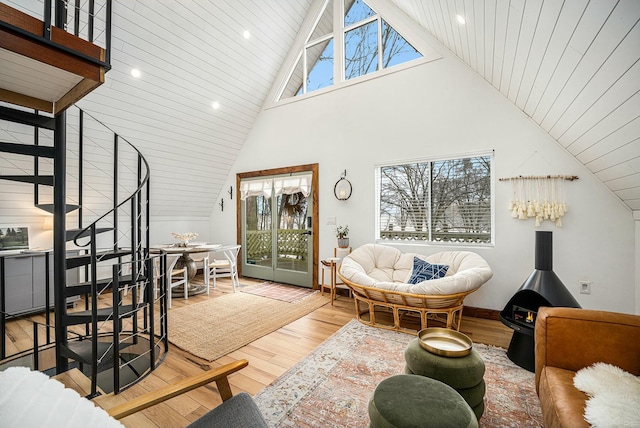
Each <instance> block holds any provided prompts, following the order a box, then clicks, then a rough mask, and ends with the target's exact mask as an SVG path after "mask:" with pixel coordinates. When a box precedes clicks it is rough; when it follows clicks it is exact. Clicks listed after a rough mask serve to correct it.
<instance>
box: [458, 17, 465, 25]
mask: <svg viewBox="0 0 640 428" xmlns="http://www.w3.org/2000/svg"><path fill="white" fill-rule="evenodd" d="M456 19H457V20H458V23H459V24H460V25H464V24H466V23H467V21H466V20H465V19H464V16H462V15H456Z"/></svg>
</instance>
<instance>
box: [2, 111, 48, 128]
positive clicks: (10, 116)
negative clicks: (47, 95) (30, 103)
mask: <svg viewBox="0 0 640 428" xmlns="http://www.w3.org/2000/svg"><path fill="white" fill-rule="evenodd" d="M0 119H3V120H8V121H9V122H16V123H22V124H23V125H29V126H37V127H38V128H44V129H50V130H52V131H55V129H56V121H55V118H53V117H50V116H42V115H39V114H35V113H30V112H28V111H22V110H16V109H13V108H10V107H5V106H0Z"/></svg>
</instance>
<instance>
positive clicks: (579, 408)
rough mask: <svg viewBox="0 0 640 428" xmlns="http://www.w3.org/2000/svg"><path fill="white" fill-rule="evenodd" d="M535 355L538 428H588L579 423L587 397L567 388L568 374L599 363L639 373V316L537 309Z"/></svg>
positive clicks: (582, 310) (571, 388)
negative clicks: (539, 410)
mask: <svg viewBox="0 0 640 428" xmlns="http://www.w3.org/2000/svg"><path fill="white" fill-rule="evenodd" d="M535 353H536V355H535V360H536V391H537V393H538V397H539V398H540V405H541V407H542V416H543V418H544V426H545V427H546V428H552V427H571V428H574V427H589V424H588V423H587V422H586V421H585V420H584V409H585V405H586V401H587V399H588V396H587V395H586V394H584V393H583V392H582V391H580V390H578V389H576V388H575V387H574V386H573V376H574V375H575V373H576V372H577V371H578V370H580V369H581V368H583V367H588V366H590V365H591V364H593V363H596V362H599V361H601V362H604V363H608V364H612V365H615V366H618V367H620V368H621V369H623V370H625V371H627V372H629V373H633V374H634V375H636V376H638V375H640V316H637V315H629V314H621V313H615V312H604V311H594V310H587V309H575V308H546V307H545V308H540V310H539V312H538V317H537V319H536V328H535Z"/></svg>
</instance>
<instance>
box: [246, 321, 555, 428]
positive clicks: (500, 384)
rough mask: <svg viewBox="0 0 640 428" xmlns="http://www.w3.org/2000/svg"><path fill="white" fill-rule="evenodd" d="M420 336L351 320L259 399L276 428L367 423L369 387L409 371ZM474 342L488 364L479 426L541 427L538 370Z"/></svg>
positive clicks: (357, 425) (493, 348) (497, 349)
mask: <svg viewBox="0 0 640 428" xmlns="http://www.w3.org/2000/svg"><path fill="white" fill-rule="evenodd" d="M414 338H415V335H411V334H406V333H399V332H394V331H390V330H382V329H379V328H374V327H369V326H366V325H364V324H361V323H360V322H358V321H356V320H352V321H350V322H349V323H348V324H346V325H345V326H344V327H342V328H341V329H340V330H338V331H337V332H336V333H335V334H334V335H333V336H331V337H330V338H329V339H327V340H326V341H325V342H324V343H322V344H321V345H320V346H319V347H318V348H316V349H315V350H314V351H313V352H312V353H311V354H309V355H308V356H307V357H305V358H304V359H303V360H302V361H300V362H299V363H298V364H296V365H295V366H293V367H292V368H291V369H289V370H288V371H287V372H286V373H284V374H283V375H282V376H280V377H279V378H278V379H276V380H275V381H274V382H273V383H272V384H271V385H269V386H267V387H266V388H265V389H263V390H262V391H260V392H259V393H258V394H256V395H255V396H254V400H255V401H256V403H257V405H258V407H259V408H260V411H261V412H262V414H263V415H264V417H265V419H266V421H267V424H268V425H269V426H270V427H319V426H321V427H333V428H338V427H340V428H342V427H363V428H364V427H368V426H369V413H368V410H367V405H368V402H369V398H370V397H371V394H372V393H373V391H374V390H375V388H376V386H377V385H378V384H379V383H380V382H382V381H383V380H384V379H386V378H388V377H390V376H393V375H396V374H402V373H404V366H405V361H404V350H405V348H406V346H407V344H408V343H409V342H410V341H411V340H413V339H414ZM473 347H474V349H475V350H476V351H477V352H478V353H479V354H480V356H481V357H482V359H483V360H484V363H485V368H486V370H485V373H484V381H485V383H486V386H487V390H486V393H485V396H484V400H485V411H484V414H483V416H482V418H481V419H480V426H481V427H483V428H487V427H535V428H538V427H542V413H541V410H540V403H539V401H538V397H537V395H536V392H535V386H534V374H533V373H530V372H528V371H526V370H525V369H522V368H520V367H518V366H516V365H515V364H513V363H512V362H511V361H510V360H509V359H508V357H507V354H506V350H505V349H502V348H498V347H495V346H487V345H483V344H476V343H474V345H473Z"/></svg>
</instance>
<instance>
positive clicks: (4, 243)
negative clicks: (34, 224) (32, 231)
mask: <svg viewBox="0 0 640 428" xmlns="http://www.w3.org/2000/svg"><path fill="white" fill-rule="evenodd" d="M28 249H29V228H28V227H0V251H4V250H28Z"/></svg>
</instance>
